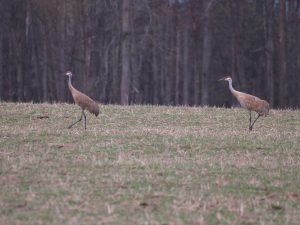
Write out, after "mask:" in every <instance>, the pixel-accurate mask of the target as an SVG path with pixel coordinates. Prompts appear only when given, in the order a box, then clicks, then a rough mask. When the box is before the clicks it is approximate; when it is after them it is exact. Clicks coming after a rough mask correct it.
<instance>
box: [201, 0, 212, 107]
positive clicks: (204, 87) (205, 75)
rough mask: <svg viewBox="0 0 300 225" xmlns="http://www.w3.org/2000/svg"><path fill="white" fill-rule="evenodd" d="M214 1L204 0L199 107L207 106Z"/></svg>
mask: <svg viewBox="0 0 300 225" xmlns="http://www.w3.org/2000/svg"><path fill="white" fill-rule="evenodd" d="M213 2H214V0H206V1H205V4H204V24H203V48H202V71H201V105H208V104H209V86H210V84H209V76H210V70H209V69H210V61H211V52H212V49H211V38H212V34H211V27H210V26H211V21H210V20H211V8H212V4H213Z"/></svg>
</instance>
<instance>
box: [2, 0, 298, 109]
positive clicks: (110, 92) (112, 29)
mask: <svg viewBox="0 0 300 225" xmlns="http://www.w3.org/2000/svg"><path fill="white" fill-rule="evenodd" d="M0 15H1V19H0V98H1V101H33V102H61V101H63V102H64V101H71V97H70V94H69V91H68V89H67V80H66V77H65V76H64V75H63V73H64V72H65V71H66V70H71V71H72V72H73V74H74V76H73V83H74V86H75V87H77V88H78V89H79V90H81V91H83V92H85V93H87V94H88V95H90V96H91V97H92V98H94V99H95V100H97V101H99V102H102V103H118V104H119V103H121V104H165V105H225V106H230V105H232V103H233V99H232V97H231V95H230V93H229V91H228V87H227V84H225V83H220V82H218V81H217V80H218V79H219V78H220V77H222V76H225V75H230V76H232V78H233V81H234V82H233V84H234V86H235V88H236V89H238V90H242V91H244V92H248V93H252V94H255V95H257V96H259V97H262V98H264V99H267V100H268V101H269V102H270V103H271V105H272V106H273V107H299V105H300V0H201V1H200V0H1V4H0Z"/></svg>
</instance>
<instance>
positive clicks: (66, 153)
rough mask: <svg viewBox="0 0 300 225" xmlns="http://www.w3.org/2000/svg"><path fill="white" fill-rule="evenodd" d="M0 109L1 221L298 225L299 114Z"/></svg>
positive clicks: (34, 106) (175, 109) (6, 106)
mask: <svg viewBox="0 0 300 225" xmlns="http://www.w3.org/2000/svg"><path fill="white" fill-rule="evenodd" d="M270 114H271V115H270V116H268V117H266V118H261V119H259V120H258V122H257V123H256V125H255V126H254V130H253V131H252V132H251V133H249V132H248V130H247V129H248V112H247V111H245V110H243V109H239V108H235V109H224V108H200V107H199V108H196V107H158V106H130V107H121V106H112V105H109V106H101V114H100V115H99V116H98V118H96V117H94V116H92V115H91V114H88V113H87V119H88V123H87V130H84V125H83V123H79V124H77V125H75V126H74V127H73V128H72V129H67V126H68V125H69V124H71V123H72V122H74V121H75V120H76V119H78V117H79V116H80V109H79V108H78V107H77V106H75V105H70V104H54V105H50V104H12V103H1V104H0V128H1V129H0V186H1V189H0V224H1V225H2V224H3V225H4V224H9V225H14V224H28V225H31V224H57V225H58V224H60V225H61V224H86V225H89V224H169V225H172V224H245V225H246V224H247V225H250V224H253V225H254V224H278V225H279V224H280V225H281V224H299V221H300V111H292V110H272V111H271V113H270Z"/></svg>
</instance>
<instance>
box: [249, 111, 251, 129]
mask: <svg viewBox="0 0 300 225" xmlns="http://www.w3.org/2000/svg"><path fill="white" fill-rule="evenodd" d="M249 112H250V118H249V130H251V129H250V127H251V111H249Z"/></svg>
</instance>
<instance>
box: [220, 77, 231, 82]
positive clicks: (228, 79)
mask: <svg viewBox="0 0 300 225" xmlns="http://www.w3.org/2000/svg"><path fill="white" fill-rule="evenodd" d="M222 80H225V81H232V79H231V77H230V76H225V77H223V78H221V79H219V81H222Z"/></svg>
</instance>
